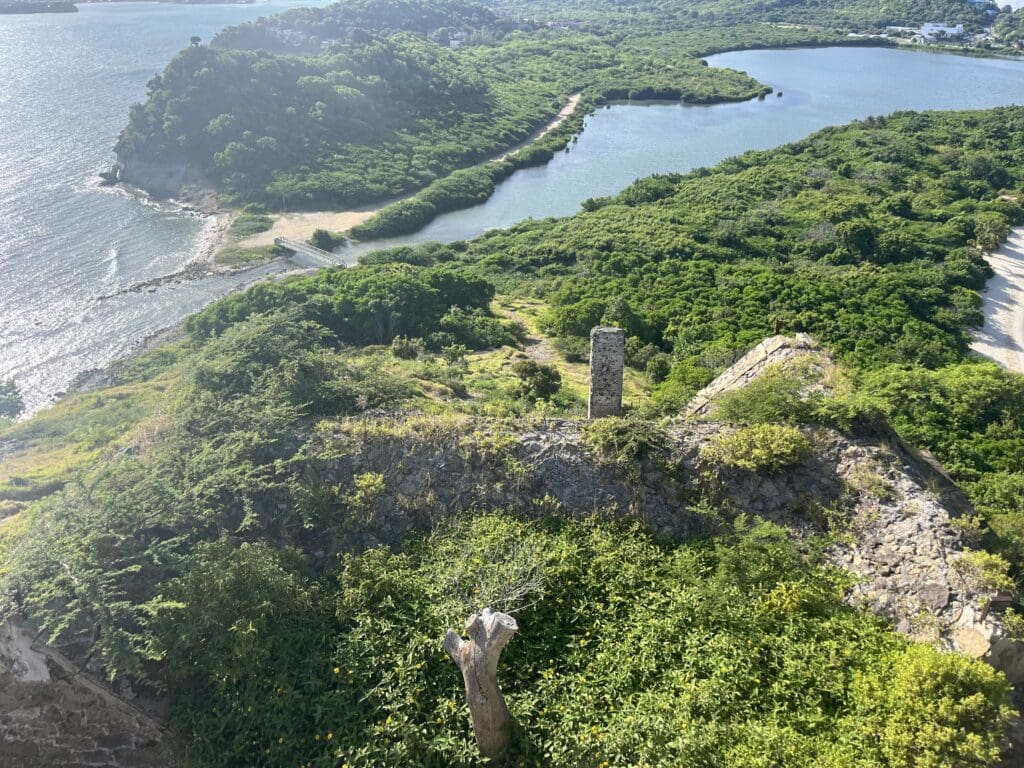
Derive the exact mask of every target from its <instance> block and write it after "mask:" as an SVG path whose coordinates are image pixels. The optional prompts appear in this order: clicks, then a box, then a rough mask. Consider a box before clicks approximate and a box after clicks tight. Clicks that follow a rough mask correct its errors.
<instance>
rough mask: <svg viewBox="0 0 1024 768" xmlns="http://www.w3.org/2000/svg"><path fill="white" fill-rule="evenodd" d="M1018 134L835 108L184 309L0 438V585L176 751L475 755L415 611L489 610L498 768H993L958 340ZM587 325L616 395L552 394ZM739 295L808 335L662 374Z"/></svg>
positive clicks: (734, 311)
mask: <svg viewBox="0 0 1024 768" xmlns="http://www.w3.org/2000/svg"><path fill="white" fill-rule="evenodd" d="M201 55H206V54H201ZM1022 126H1024V110H1022V109H1021V108H1010V109H996V110H990V111H985V112H965V113H927V114H899V115H895V116H890V117H886V118H873V119H871V120H867V121H861V122H857V123H854V124H851V125H849V126H844V127H839V128H834V129H828V130H825V131H822V132H819V133H817V134H815V135H812V136H811V137H808V138H807V139H806V140H803V141H800V142H797V143H795V144H792V145H788V146H785V147H781V148H778V149H776V150H771V151H768V152H756V153H749V154H746V155H743V156H741V157H739V158H734V159H731V160H728V161H725V162H724V163H722V164H720V165H719V166H716V167H715V168H710V169H700V170H697V171H694V172H693V173H691V174H687V175H681V176H662V177H653V178H650V179H645V180H641V181H638V182H637V183H636V184H634V185H632V186H631V187H630V188H629V189H627V190H625V191H624V192H623V193H622V194H621V195H619V196H616V197H615V198H610V199H600V200H591V201H588V203H587V205H586V206H585V208H586V210H584V211H583V212H581V213H580V214H578V215H576V216H574V217H571V218H568V219H563V220H546V221H533V222H526V223H523V224H521V225H518V226H516V227H514V228H512V229H510V230H507V231H500V232H493V233H489V234H488V235H486V236H484V237H482V238H479V239H477V240H475V241H472V242H469V243H459V244H455V245H450V246H443V245H438V244H428V245H425V246H420V247H417V248H401V249H395V250H392V251H387V252H378V253H376V254H372V255H370V256H368V257H366V258H365V259H364V260H363V263H362V264H361V265H360V266H357V267H354V268H350V269H334V270H324V271H320V272H317V273H315V274H309V275H301V276H292V277H288V278H284V279H281V280H277V281H271V282H265V283H262V284H259V285H257V286H254V287H252V288H250V289H249V290H247V291H245V292H244V293H240V294H237V295H233V296H230V297H228V298H225V299H222V300H220V301H218V302H216V303H215V304H213V305H212V306H210V307H209V308H208V309H206V310H205V311H203V312H201V313H199V314H197V315H195V316H194V317H192V318H191V319H190V320H189V321H188V322H187V323H186V324H185V327H184V328H183V329H182V331H181V333H180V335H179V337H178V338H177V340H176V341H174V342H173V343H170V344H165V345H163V346H160V347H158V348H156V349H154V350H151V351H149V352H148V353H146V354H144V355H142V356H139V357H136V358H132V359H130V360H127V361H124V362H123V363H120V364H118V365H116V366H114V368H113V369H112V370H111V371H109V372H108V373H107V377H106V382H105V385H104V387H103V388H101V389H99V390H97V391H94V392H86V393H78V394H75V395H72V396H70V397H69V398H67V399H66V400H64V401H63V402H61V403H60V404H59V405H58V406H56V407H55V408H54V409H51V410H50V411H47V412H44V413H42V414H39V415H38V416H36V417H35V418H33V419H31V420H28V421H26V422H22V423H17V424H13V425H9V426H6V427H4V428H3V429H2V431H0V452H2V455H3V461H2V463H0V504H2V505H3V506H2V507H0V509H2V510H3V511H4V513H5V514H6V515H7V516H6V517H5V519H4V520H3V521H2V522H0V555H2V560H0V562H2V570H0V576H2V578H3V579H4V586H5V594H8V595H10V598H9V600H8V605H7V611H6V612H15V611H16V612H18V613H20V614H22V615H24V616H25V618H26V619H27V620H28V621H29V622H30V625H31V626H33V627H38V628H39V629H40V630H41V631H42V632H43V634H42V636H41V637H43V638H46V640H47V641H48V642H49V643H51V645H52V646H54V647H56V648H58V649H59V650H60V651H61V652H62V653H64V654H65V655H66V656H67V657H68V658H70V659H73V660H75V661H76V662H78V664H79V665H80V666H84V667H85V669H86V670H87V671H88V672H90V673H92V674H93V675H95V676H97V677H100V678H104V677H106V678H108V679H111V680H113V685H114V686H115V688H116V689H117V690H122V691H124V690H131V691H133V692H145V693H147V695H151V694H153V693H154V692H162V693H163V694H164V695H165V697H164V703H165V705H166V706H169V707H170V710H169V712H170V714H169V719H168V721H167V722H168V723H170V725H171V727H172V729H173V731H174V733H175V734H177V736H178V737H179V738H180V740H181V742H180V743H179V744H178V745H177V748H178V751H179V756H180V759H181V761H182V762H183V763H184V764H196V765H211V766H213V765H224V766H229V765H240V764H241V765H247V764H266V765H295V764H313V765H324V766H326V765H335V764H337V763H338V762H339V761H344V762H348V764H349V765H367V766H369V765H382V764H383V765H472V764H476V763H477V762H478V761H477V758H476V748H475V746H474V743H473V736H472V732H471V731H470V728H469V719H468V713H467V710H466V708H465V704H464V700H463V698H462V693H461V690H460V683H459V680H458V672H457V670H456V669H455V667H454V666H453V665H452V664H451V662H450V661H449V660H448V659H446V658H445V656H444V653H443V651H441V649H440V641H441V637H443V635H444V631H445V630H446V629H448V628H449V627H454V628H459V627H461V626H462V624H463V622H464V621H465V619H466V616H468V615H469V614H470V613H471V612H473V611H476V610H479V609H480V607H481V606H482V605H483V604H487V603H491V604H493V605H495V606H496V607H506V608H507V609H508V610H513V609H515V608H518V610H516V611H515V614H516V617H517V618H516V620H517V622H518V624H519V633H518V634H517V635H516V636H515V638H514V639H513V640H512V641H511V643H510V644H509V646H508V648H507V649H506V651H505V655H503V657H502V663H501V666H500V669H499V673H498V674H499V680H500V682H501V684H502V686H503V688H504V690H505V693H506V695H507V698H508V700H509V703H510V708H511V710H512V712H513V714H514V716H515V719H516V721H517V723H519V728H520V730H518V731H516V733H515V734H514V737H513V749H514V754H515V755H516V756H517V757H519V758H520V759H521V762H522V763H523V764H524V765H541V764H549V763H553V764H568V763H570V762H571V761H572V760H575V759H576V757H575V756H579V755H583V756H584V758H583V762H582V763H580V764H583V765H593V766H600V765H601V764H602V763H607V764H609V765H634V764H641V763H647V764H650V765H665V766H669V765H678V764H700V763H701V761H705V763H706V764H708V765H722V766H736V768H739V767H740V766H743V767H744V768H746V766H751V765H753V766H758V765H762V766H765V767H766V768H767V766H768V765H783V766H793V767H794V768H796V766H804V765H808V764H814V765H824V766H836V768H839V766H847V765H850V764H857V765H861V766H864V768H868V767H869V766H870V767H871V768H874V767H875V766H877V767H878V768H883V766H884V767H886V768H888V767H890V766H907V768H909V767H910V766H916V765H920V764H921V761H922V760H925V759H927V760H928V761H930V762H931V764H933V765H936V766H956V765H962V764H975V765H993V766H994V765H998V762H999V759H1000V754H1001V752H1002V748H1003V746H1004V744H1005V736H1006V734H1007V732H1008V731H1007V728H1008V726H1009V725H1010V722H1011V719H1012V713H1011V711H1010V710H1009V709H1008V708H1007V707H1008V704H1007V702H1008V696H1009V688H1008V683H1007V679H1006V677H1005V676H1004V675H1003V674H1002V673H997V672H995V671H994V670H993V669H992V668H991V667H989V666H987V665H985V664H983V663H981V662H980V661H977V659H979V658H986V659H988V660H990V661H993V662H997V663H1000V664H1001V665H1002V667H1003V668H1004V669H1006V670H1007V672H1008V673H1009V674H1010V675H1011V677H1012V678H1013V679H1017V677H1018V671H1019V670H1017V664H1016V662H1015V658H1016V648H1017V646H1014V645H1013V644H1012V643H1011V642H1010V638H1011V637H1012V636H1014V635H1015V634H1019V633H1020V632H1021V627H1022V624H1024V622H1022V619H1021V617H1020V614H1019V606H1017V605H1016V603H1015V602H1014V600H1015V597H1014V593H1015V590H1016V582H1017V579H1018V578H1019V577H1020V574H1021V572H1022V568H1024V546H1022V544H1021V542H1022V541H1024V537H1022V536H1021V533H1020V532H1021V530H1022V525H1024V515H1022V513H1021V509H1022V506H1021V499H1022V498H1024V496H1022V491H1021V489H1022V488H1024V483H1022V477H1024V466H1021V457H1022V456H1024V412H1022V409H1021V405H1020V404H1021V402H1022V401H1024V378H1022V377H1021V376H1018V375H1013V374H1010V373H1008V372H1006V371H1004V370H1002V369H1000V368H998V367H997V366H995V365H994V364H991V363H986V362H983V361H980V360H979V359H977V358H976V357H974V356H972V354H971V353H970V351H969V339H970V333H971V330H972V328H973V327H975V326H976V325H977V324H978V322H979V320H980V318H979V315H978V312H977V308H978V306H979V305H980V297H979V296H978V290H979V289H980V288H981V287H982V286H983V285H984V283H985V279H986V278H987V277H988V275H989V272H988V271H987V267H986V265H985V261H984V258H983V249H985V248H988V247H991V245H992V244H994V243H998V242H999V241H1000V240H1001V239H1003V238H1004V237H1005V236H1006V233H1007V232H1008V231H1009V228H1010V226H1011V225H1017V224H1020V223H1021V222H1022V219H1024V211H1022V209H1021V206H1020V203H1019V199H1020V198H1019V195H1020V193H1021V191H1022V190H1021V185H1022V180H1024V143H1022V136H1024V128H1022ZM597 324H613V325H617V326H619V327H621V328H623V329H624V330H625V332H626V335H627V340H626V362H627V364H628V366H629V368H628V369H627V372H626V377H625V397H626V403H627V418H625V419H615V418H612V419H604V420H598V421H594V422H585V421H583V419H582V416H583V415H584V414H585V397H586V384H587V379H586V377H587V373H586V370H587V369H586V364H585V360H586V347H585V334H586V333H588V332H589V330H590V328H591V327H592V326H594V325H597ZM778 325H781V326H782V327H783V329H784V330H785V332H787V333H790V332H793V331H802V332H806V333H808V334H810V335H811V336H812V337H813V338H814V339H816V341H817V342H818V343H820V344H821V347H822V353H821V355H820V356H817V355H816V356H814V357H813V358H812V359H811V360H810V361H805V362H804V363H801V364H799V365H791V366H788V367H787V366H781V365H780V366H778V367H773V366H767V367H765V368H764V369H763V370H760V371H759V372H760V374H761V375H759V376H757V377H751V378H746V377H744V376H739V375H738V374H737V375H735V376H733V377H732V378H731V379H730V376H729V375H728V374H726V379H720V380H719V381H720V382H721V381H724V380H739V379H743V383H744V384H745V387H744V388H742V389H736V388H735V387H731V386H730V387H728V388H727V389H731V390H735V391H730V392H718V393H717V396H716V397H714V398H711V400H712V401H713V402H711V403H710V404H709V402H708V400H707V399H704V400H698V401H693V397H694V396H695V395H697V393H698V391H699V390H701V389H702V388H703V387H704V386H705V385H707V384H709V383H710V382H712V380H714V379H715V377H717V376H719V375H720V374H723V373H724V372H727V369H729V367H730V366H731V365H732V364H733V363H734V362H736V361H737V360H740V359H741V358H742V357H743V356H744V355H746V354H747V353H748V351H749V350H750V348H751V347H754V346H755V345H757V344H759V343H760V342H762V340H764V339H765V337H767V336H770V335H772V332H773V328H776V327H777V326H778ZM801 343H803V342H801ZM773 345H774V346H773ZM769 347H771V348H772V350H773V353H774V352H775V351H777V350H778V349H779V348H781V343H780V342H778V340H775V341H773V342H771V344H768V345H767V346H764V347H761V348H760V350H761V352H764V353H765V355H767V354H768V353H767V352H765V350H767V349H768V348H769ZM826 351H827V352H828V353H829V355H830V356H829V357H826V356H825V355H824V352H826ZM754 354H755V355H757V354H760V352H756V351H755V353H754ZM780 362H781V361H780ZM733 373H734V374H735V373H736V371H735V370H734V371H733ZM705 394H708V393H707V392H705ZM688 403H702V404H703V405H702V407H701V408H697V407H696V405H694V407H693V408H691V409H690V410H691V413H692V414H693V415H695V416H700V417H702V418H710V419H711V421H710V422H709V423H708V422H705V421H702V420H694V419H692V418H691V419H686V418H684V417H683V414H684V413H685V412H686V410H687V408H686V406H687V404H688ZM698 411H699V413H698ZM921 449H927V450H929V451H931V453H932V454H934V456H935V457H937V460H938V461H941V462H943V463H944V465H945V469H942V468H940V467H938V466H937V462H936V461H935V460H934V459H931V458H930V457H929V456H928V455H927V454H923V453H920V450H921ZM946 471H948V472H949V474H950V476H951V477H952V479H950V477H947V476H946V474H945V472H946ZM954 481H955V482H957V483H960V484H961V486H962V489H963V490H962V492H961V491H960V490H959V489H958V488H957V487H956V486H955V485H954ZM865 609H871V610H870V611H869V610H865ZM876 614H877V615H876ZM896 630H899V631H896ZM908 638H909V639H908ZM948 648H956V649H959V650H960V651H961V652H962V653H960V654H947V653H943V652H941V649H948ZM971 657H974V658H971ZM240 660H244V663H240ZM922 756H924V757H922ZM1011 759H1013V758H1011ZM854 760H856V763H853V762H852V761H854Z"/></svg>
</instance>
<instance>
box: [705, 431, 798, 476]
mask: <svg viewBox="0 0 1024 768" xmlns="http://www.w3.org/2000/svg"><path fill="white" fill-rule="evenodd" d="M702 455H703V457H704V458H705V459H707V460H708V461H712V462H717V463H719V464H725V465H726V466H729V467H736V468H738V469H748V470H750V471H751V472H778V471H779V470H780V469H782V468H783V467H789V466H792V465H793V464H798V463H800V462H801V461H803V460H804V459H806V458H807V457H808V456H810V455H811V441H810V440H809V439H808V438H807V436H806V435H804V433H803V432H801V431H800V430H799V429H797V428H796V427H790V426H787V425H785V424H755V425H754V426H750V427H743V428H742V429H737V430H736V431H735V432H727V433H724V434H722V435H718V436H717V437H716V438H715V439H714V440H712V441H711V442H710V443H708V445H707V446H706V448H705V449H704V451H703V454H702Z"/></svg>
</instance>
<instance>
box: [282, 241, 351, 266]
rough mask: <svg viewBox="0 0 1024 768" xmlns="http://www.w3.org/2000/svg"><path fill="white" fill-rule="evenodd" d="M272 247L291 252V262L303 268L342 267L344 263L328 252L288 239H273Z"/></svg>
mask: <svg viewBox="0 0 1024 768" xmlns="http://www.w3.org/2000/svg"><path fill="white" fill-rule="evenodd" d="M274 245H276V246H277V247H278V248H284V249H285V250H286V251H291V254H292V255H291V260H292V261H294V262H295V263H296V264H300V265H302V266H303V267H313V268H320V267H343V266H345V264H344V262H342V260H341V259H340V258H339V257H338V256H337V255H335V254H333V253H331V252H330V251H325V250H322V249H321V248H317V247H316V246H314V245H310V244H309V243H301V242H299V241H298V240H292V239H291V238H288V237H275V238H274Z"/></svg>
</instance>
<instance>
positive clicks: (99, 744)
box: [0, 618, 171, 768]
mask: <svg viewBox="0 0 1024 768" xmlns="http://www.w3.org/2000/svg"><path fill="white" fill-rule="evenodd" d="M170 765H171V756H170V748H169V737H168V735H167V733H166V731H165V730H164V728H163V727H162V726H161V725H160V724H159V723H158V722H156V721H155V720H154V719H153V718H152V717H151V716H150V715H148V714H147V713H145V712H143V711H142V710H140V709H139V708H137V707H135V706H134V705H132V704H131V703H129V702H128V701H125V700H124V699H122V698H121V697H119V696H117V695H115V694H114V693H113V692H112V691H111V690H110V689H109V688H107V687H106V686H105V685H103V684H101V683H98V682H96V681H94V680H92V679H91V678H90V677H88V676H87V675H86V674H85V673H83V672H82V671H81V670H80V669H79V668H78V665H76V664H73V663H71V662H70V661H69V660H68V659H67V658H65V657H64V656H63V655H61V654H60V653H59V652H57V651H56V650H54V649H53V648H50V647H48V646H46V645H45V644H44V643H42V642H39V641H37V639H36V633H35V632H34V631H32V630H31V629H30V628H29V627H28V626H27V625H26V624H25V623H24V622H22V621H21V620H20V619H18V618H12V619H9V620H8V621H7V622H5V623H2V624H0V766H3V768H168V766H170Z"/></svg>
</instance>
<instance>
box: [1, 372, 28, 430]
mask: <svg viewBox="0 0 1024 768" xmlns="http://www.w3.org/2000/svg"><path fill="white" fill-rule="evenodd" d="M24 410H25V401H24V399H23V398H22V396H21V392H20V391H19V390H18V385H17V384H15V383H14V380H13V379H8V380H7V381H2V382H0V419H11V420H12V421H13V420H14V419H16V418H18V417H19V416H20V415H21V414H22V412H23V411H24Z"/></svg>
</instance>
